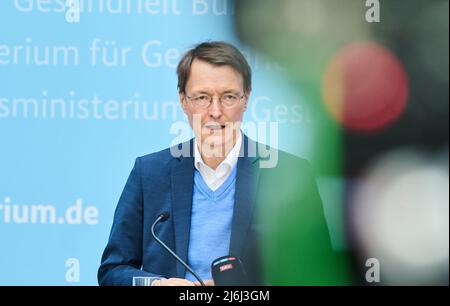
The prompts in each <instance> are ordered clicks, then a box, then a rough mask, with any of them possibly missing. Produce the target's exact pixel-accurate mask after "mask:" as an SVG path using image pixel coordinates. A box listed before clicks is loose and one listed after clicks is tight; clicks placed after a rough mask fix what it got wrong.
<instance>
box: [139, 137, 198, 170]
mask: <svg viewBox="0 0 450 306" xmlns="http://www.w3.org/2000/svg"><path fill="white" fill-rule="evenodd" d="M190 144H191V140H189V141H186V142H183V143H179V144H176V145H174V146H171V147H168V148H165V149H163V150H160V151H157V152H153V153H149V154H146V155H143V156H140V157H138V160H139V162H140V163H141V165H142V166H143V167H149V166H151V167H156V166H159V167H161V166H162V167H166V166H167V165H169V164H170V163H172V162H173V161H174V160H178V159H180V158H182V157H189V152H188V151H189V150H188V148H190Z"/></svg>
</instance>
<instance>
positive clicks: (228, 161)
mask: <svg viewBox="0 0 450 306" xmlns="http://www.w3.org/2000/svg"><path fill="white" fill-rule="evenodd" d="M241 146H242V132H241V131H239V133H238V139H237V141H236V144H235V145H234V147H233V149H231V151H230V153H228V155H227V156H226V157H225V159H224V160H223V161H222V162H221V163H220V164H219V166H217V169H219V168H222V167H223V166H224V165H227V166H229V169H233V167H234V166H235V165H236V163H237V161H238V157H239V153H240V151H241ZM198 147H199V144H198V143H197V138H195V145H194V165H195V168H196V169H197V170H199V171H200V166H205V167H208V168H209V166H208V165H207V164H205V162H204V161H203V158H202V156H201V154H200V151H199V149H198Z"/></svg>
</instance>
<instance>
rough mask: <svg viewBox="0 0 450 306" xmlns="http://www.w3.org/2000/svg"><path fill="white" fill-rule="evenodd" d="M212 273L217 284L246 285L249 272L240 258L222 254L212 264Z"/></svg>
mask: <svg viewBox="0 0 450 306" xmlns="http://www.w3.org/2000/svg"><path fill="white" fill-rule="evenodd" d="M211 273H212V277H213V280H214V284H215V285H216V286H246V285H248V279H247V273H246V272H245V269H244V266H243V265H242V262H241V261H240V259H239V258H237V257H236V256H231V255H228V256H222V257H219V258H217V259H216V260H214V261H213V262H212V264H211Z"/></svg>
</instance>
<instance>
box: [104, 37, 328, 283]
mask: <svg viewBox="0 0 450 306" xmlns="http://www.w3.org/2000/svg"><path fill="white" fill-rule="evenodd" d="M177 74H178V90H179V97H180V101H181V105H182V108H183V111H184V113H185V114H186V116H187V117H188V119H189V123H190V125H191V127H192V128H193V130H194V134H195V139H193V140H191V141H189V142H186V143H183V144H180V145H178V146H175V147H172V148H169V149H166V150H164V151H161V152H157V153H153V154H149V155H146V156H143V157H139V158H137V159H136V163H135V165H134V168H133V170H132V171H131V174H130V177H129V178H128V181H127V183H126V186H125V188H124V191H123V193H122V195H121V197H120V200H119V203H118V205H117V209H116V212H115V216H114V223H113V226H112V230H111V235H110V238H109V241H108V244H107V246H106V249H105V251H104V254H103V257H102V262H101V266H100V268H99V271H98V280H99V284H100V285H131V284H132V279H133V277H134V276H149V277H153V278H154V281H153V279H152V284H153V285H168V286H170V285H186V286H193V285H199V283H198V282H196V280H195V278H194V277H193V275H191V274H190V273H187V272H186V269H185V268H184V267H183V266H182V265H181V264H179V263H178V262H176V260H175V259H174V258H173V257H172V256H171V255H170V254H169V253H168V252H167V251H166V250H164V249H163V248H162V247H161V246H160V245H159V244H158V243H157V242H156V241H155V239H154V238H153V237H152V236H151V231H150V228H151V225H152V223H153V222H154V221H155V220H156V219H157V217H158V216H159V215H160V214H161V213H162V212H165V211H167V212H170V219H169V220H168V221H166V222H164V223H161V224H159V225H158V227H157V235H158V236H159V237H160V239H161V240H162V241H164V242H165V243H166V244H167V245H168V246H169V247H170V248H172V249H173V250H175V252H176V253H177V254H178V256H180V257H181V258H182V259H183V260H185V261H187V263H188V264H189V265H190V266H191V267H192V268H193V270H194V271H196V272H197V273H198V274H199V275H200V276H201V277H202V278H203V279H205V280H206V281H205V283H206V284H207V285H213V284H214V283H213V281H212V280H211V269H210V267H211V262H212V261H213V260H214V259H216V258H218V257H221V256H224V255H228V254H231V255H234V256H237V257H238V258H240V259H241V261H242V263H243V265H244V267H245V269H246V272H247V274H248V278H249V283H250V284H255V285H256V284H263V283H264V279H263V278H264V268H263V266H262V264H263V261H264V258H263V257H264V256H262V255H264V254H262V252H263V251H267V252H268V254H269V257H271V258H276V257H277V256H278V255H277V254H278V251H276V250H275V249H274V248H276V249H278V248H279V247H278V245H277V243H280V242H276V241H275V240H274V239H271V237H270V235H272V234H274V233H276V231H277V230H276V229H277V226H276V224H278V223H277V222H278V221H280V222H283V219H284V218H285V216H283V213H285V214H287V216H289V217H292V216H295V215H296V214H291V213H290V212H292V211H293V210H292V209H293V208H294V209H295V207H301V210H300V212H299V214H297V215H298V216H299V217H301V219H300V220H299V224H298V227H296V232H297V231H298V232H299V233H300V234H301V235H306V236H308V237H310V236H311V235H312V236H313V237H314V241H313V243H312V244H311V245H306V246H305V248H304V249H302V252H301V253H302V254H300V255H299V257H298V261H299V262H304V264H305V265H304V266H308V265H309V266H311V263H310V262H309V261H310V259H311V258H312V257H314V256H315V254H317V253H321V252H328V251H329V248H330V243H329V238H328V232H327V227H326V223H325V219H324V216H323V211H322V206H321V201H320V198H319V195H318V192H317V188H316V185H315V182H314V178H313V175H312V172H311V170H310V167H309V165H308V163H307V162H306V161H304V160H302V159H299V158H296V157H294V156H291V155H289V154H287V153H283V152H277V151H274V150H272V151H271V152H272V153H271V155H272V154H274V155H272V156H269V158H271V157H273V156H278V157H279V160H278V162H277V165H276V167H274V168H263V167H262V166H261V165H262V164H263V162H264V161H265V160H267V158H268V156H264V158H263V157H262V156H260V154H259V153H258V152H259V151H258V148H262V146H260V144H257V143H255V142H253V141H252V140H250V139H249V138H248V137H247V136H245V135H244V134H243V133H242V132H241V130H240V123H241V122H242V119H243V114H244V112H245V111H246V110H247V105H248V101H249V97H250V93H251V70H250V67H249V65H248V63H247V61H246V60H245V58H244V57H243V56H242V54H241V53H240V52H239V51H238V50H237V49H236V48H235V47H234V46H232V45H230V44H227V43H223V42H206V43H201V44H199V45H197V46H196V47H195V48H193V49H192V50H189V51H188V52H187V53H186V54H185V55H184V56H183V57H182V59H181V60H180V63H179V65H178V68H177ZM286 175H287V176H286ZM260 207H264V209H263V210H260V209H259V208H260ZM277 211H278V212H283V213H281V214H279V213H273V212H277ZM297 212H298V210H297ZM268 214H269V215H271V216H270V217H269V218H267V215H268ZM266 221H267V222H266ZM295 222H297V221H295ZM264 229H268V231H266V236H265V237H266V238H269V239H265V237H264ZM272 238H273V237H272ZM265 240H269V241H267V242H268V243H267V244H265ZM291 242H292V243H297V244H298V243H299V242H298V241H291ZM291 242H289V243H291ZM264 245H265V246H264ZM282 251H283V250H282V248H280V252H282ZM305 254H309V255H311V254H312V255H311V256H309V255H305ZM294 265H295V264H294ZM299 273H302V272H301V269H300V270H299Z"/></svg>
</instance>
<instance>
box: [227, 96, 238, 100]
mask: <svg viewBox="0 0 450 306" xmlns="http://www.w3.org/2000/svg"><path fill="white" fill-rule="evenodd" d="M225 99H226V100H235V99H236V96H233V95H225Z"/></svg>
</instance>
